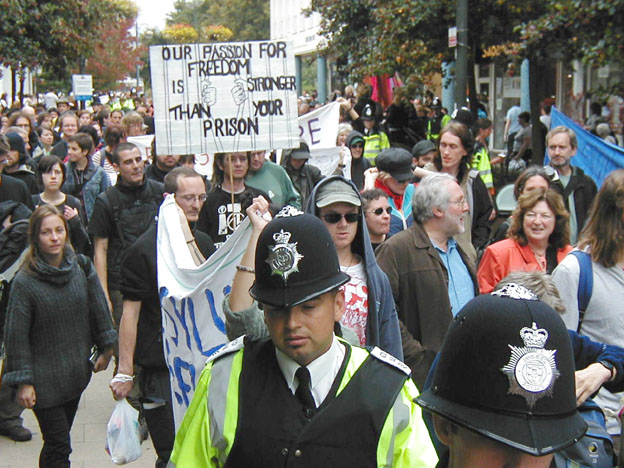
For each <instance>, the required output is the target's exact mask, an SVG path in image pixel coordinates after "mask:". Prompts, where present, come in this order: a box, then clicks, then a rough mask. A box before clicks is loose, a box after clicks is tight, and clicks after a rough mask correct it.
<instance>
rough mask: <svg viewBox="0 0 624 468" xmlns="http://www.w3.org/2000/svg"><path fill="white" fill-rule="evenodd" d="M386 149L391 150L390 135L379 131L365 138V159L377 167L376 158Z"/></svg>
mask: <svg viewBox="0 0 624 468" xmlns="http://www.w3.org/2000/svg"><path fill="white" fill-rule="evenodd" d="M386 148H390V140H389V139H388V135H386V134H385V133H384V132H382V131H379V132H378V133H373V134H372V135H368V136H364V157H365V158H366V159H367V160H368V161H370V163H371V164H372V165H373V166H374V165H375V158H376V157H377V155H378V154H379V153H380V152H381V151H382V150H385V149H386Z"/></svg>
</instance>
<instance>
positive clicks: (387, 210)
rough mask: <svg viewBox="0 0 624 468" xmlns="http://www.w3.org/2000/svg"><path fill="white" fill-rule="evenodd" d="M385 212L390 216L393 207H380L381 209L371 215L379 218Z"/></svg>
mask: <svg viewBox="0 0 624 468" xmlns="http://www.w3.org/2000/svg"><path fill="white" fill-rule="evenodd" d="M384 211H385V212H386V213H388V214H390V213H392V207H391V206H389V207H388V208H381V207H379V208H377V209H376V210H373V211H371V213H373V214H374V215H377V216H379V215H381V214H382V213H383V212H384Z"/></svg>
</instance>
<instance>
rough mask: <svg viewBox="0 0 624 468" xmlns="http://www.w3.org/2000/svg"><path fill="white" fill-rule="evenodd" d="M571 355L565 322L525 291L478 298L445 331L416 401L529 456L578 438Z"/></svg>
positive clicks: (582, 427) (511, 287)
mask: <svg viewBox="0 0 624 468" xmlns="http://www.w3.org/2000/svg"><path fill="white" fill-rule="evenodd" d="M574 370H575V366H574V355H573V352H572V345H571V342H570V338H569V335H568V331H567V329H566V327H565V324H564V323H563V321H562V320H561V318H560V317H559V315H558V314H557V313H556V312H555V311H554V310H553V309H552V308H551V307H549V306H548V305H546V304H545V303H543V302H541V301H539V300H538V299H537V297H536V296H535V295H534V294H533V293H532V292H530V291H528V290H527V289H525V288H523V287H522V286H518V285H516V284H513V283H512V284H508V285H506V286H505V287H504V288H503V289H501V290H499V291H496V292H494V293H492V294H491V295H482V296H478V297H476V298H475V299H473V300H471V301H470V302H469V303H468V304H466V306H465V307H464V308H463V309H462V310H461V311H460V312H459V313H458V314H457V316H456V317H455V318H454V319H453V322H452V324H451V326H450V328H449V330H448V332H447V335H446V338H445V340H444V344H443V346H442V350H441V351H440V355H439V361H438V364H437V367H436V369H435V373H434V377H433V383H432V386H431V388H430V389H428V390H427V391H425V392H424V393H423V394H422V395H421V396H419V397H417V398H416V399H415V401H416V402H417V403H418V404H419V405H420V406H422V407H423V408H425V409H427V410H429V411H431V412H433V413H436V414H439V415H441V416H442V417H444V418H446V419H448V420H450V421H452V422H453V423H455V424H458V425H460V426H462V427H465V428H466V429H469V430H472V431H474V432H477V433H479V434H481V435H483V436H485V437H487V438H490V439H493V440H496V441H498V442H500V443H502V444H504V445H508V446H510V447H513V448H515V449H518V450H521V451H523V452H526V453H529V454H531V455H534V456H542V455H547V454H549V453H552V452H556V451H558V450H561V449H564V448H566V447H567V446H569V445H572V444H573V443H575V442H576V441H578V440H579V439H580V438H581V437H582V436H583V434H584V433H585V431H586V429H587V424H586V423H585V421H584V419H583V418H582V417H581V416H580V414H579V413H578V411H577V410H576V396H575V384H574Z"/></svg>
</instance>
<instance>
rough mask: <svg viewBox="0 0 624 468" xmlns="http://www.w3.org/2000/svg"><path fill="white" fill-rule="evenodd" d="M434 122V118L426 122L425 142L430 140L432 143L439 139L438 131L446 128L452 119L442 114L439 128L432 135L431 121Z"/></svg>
mask: <svg viewBox="0 0 624 468" xmlns="http://www.w3.org/2000/svg"><path fill="white" fill-rule="evenodd" d="M434 120H435V118H433V119H429V121H428V122H427V140H431V141H434V140H437V139H438V138H440V131H441V130H442V129H443V128H444V127H445V126H446V124H447V123H449V122H450V121H451V120H453V119H452V118H451V116H450V115H448V114H444V115H443V116H442V119H441V120H440V128H438V129H437V131H436V133H433V121H434Z"/></svg>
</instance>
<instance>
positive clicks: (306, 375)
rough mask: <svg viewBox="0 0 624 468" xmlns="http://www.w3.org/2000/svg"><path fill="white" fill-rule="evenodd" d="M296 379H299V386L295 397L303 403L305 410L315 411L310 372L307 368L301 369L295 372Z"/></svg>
mask: <svg viewBox="0 0 624 468" xmlns="http://www.w3.org/2000/svg"><path fill="white" fill-rule="evenodd" d="M295 377H297V379H299V386H298V387H297V391H296V392H295V396H296V397H297V399H298V400H299V401H300V402H301V404H302V405H303V407H304V408H305V409H315V408H316V403H314V397H313V396H312V390H311V388H310V371H309V370H308V368H307V367H300V368H299V369H297V372H295Z"/></svg>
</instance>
